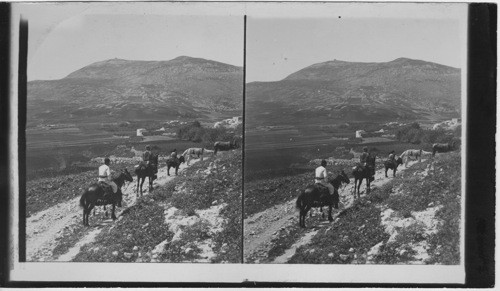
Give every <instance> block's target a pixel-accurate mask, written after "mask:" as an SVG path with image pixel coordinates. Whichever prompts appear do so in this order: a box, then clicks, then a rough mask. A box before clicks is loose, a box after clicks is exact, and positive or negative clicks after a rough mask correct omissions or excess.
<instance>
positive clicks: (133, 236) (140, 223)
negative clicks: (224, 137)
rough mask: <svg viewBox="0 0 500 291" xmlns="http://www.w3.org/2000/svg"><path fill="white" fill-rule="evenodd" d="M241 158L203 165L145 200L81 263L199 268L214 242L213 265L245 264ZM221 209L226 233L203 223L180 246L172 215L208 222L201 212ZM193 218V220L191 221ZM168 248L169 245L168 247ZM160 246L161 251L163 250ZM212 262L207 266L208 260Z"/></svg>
mask: <svg viewBox="0 0 500 291" xmlns="http://www.w3.org/2000/svg"><path fill="white" fill-rule="evenodd" d="M241 180H242V179H241V152H239V151H233V152H222V153H219V154H218V155H217V159H216V160H214V159H207V160H205V161H202V162H197V163H195V164H193V165H192V166H190V167H189V168H187V169H186V170H185V171H183V172H181V173H179V176H178V177H177V178H175V179H174V180H172V181H171V182H169V183H168V184H167V185H166V186H165V187H161V188H158V189H155V190H154V192H153V193H151V194H149V195H146V196H144V197H143V198H141V199H139V200H138V201H137V203H136V204H135V205H133V206H132V207H130V208H129V209H127V210H126V211H124V212H123V214H122V216H121V217H120V219H119V220H117V221H116V222H114V223H113V224H112V225H110V226H106V227H105V229H103V230H102V231H101V232H100V233H99V234H98V235H97V237H96V239H95V240H94V242H92V243H90V244H86V245H84V246H83V247H82V248H81V249H80V252H79V253H78V254H77V255H76V257H75V258H74V259H73V261H79V262H169V263H175V262H196V261H198V260H203V259H206V258H203V257H201V256H202V255H203V254H204V250H203V247H204V246H203V242H204V241H206V240H207V239H210V241H211V243H210V246H209V247H210V249H211V252H213V254H214V256H213V257H212V258H211V259H210V262H213V263H220V262H225V263H239V262H240V261H241V248H242V246H241V236H242V234H241ZM214 206H221V210H220V217H218V219H221V220H222V221H223V222H222V224H221V225H220V229H217V230H214V229H211V228H210V225H208V224H206V223H205V222H203V221H201V220H200V221H199V222H197V223H195V224H191V225H190V224H187V225H185V226H183V227H181V230H182V234H181V235H180V239H179V240H175V239H173V238H174V236H175V235H176V233H174V232H173V231H172V228H171V227H170V226H171V225H170V224H171V223H174V222H175V221H174V220H168V217H167V213H169V212H170V211H171V209H173V207H175V208H176V209H177V210H175V212H176V213H178V214H179V215H178V216H179V217H182V218H183V219H184V221H189V220H191V219H203V218H204V217H198V216H199V214H197V213H198V211H200V210H207V209H209V208H211V207H214ZM190 217H191V218H190ZM162 243H163V244H162ZM158 245H160V246H159V247H158ZM205 261H206V260H205Z"/></svg>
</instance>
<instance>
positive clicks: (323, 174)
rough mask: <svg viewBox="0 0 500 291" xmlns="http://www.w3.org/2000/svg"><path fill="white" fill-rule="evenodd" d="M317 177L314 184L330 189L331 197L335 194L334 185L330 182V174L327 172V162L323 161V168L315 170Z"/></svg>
mask: <svg viewBox="0 0 500 291" xmlns="http://www.w3.org/2000/svg"><path fill="white" fill-rule="evenodd" d="M315 173H316V176H315V178H314V183H316V184H321V185H323V186H325V187H326V188H328V191H329V192H330V195H332V194H333V191H334V188H333V185H332V184H330V183H329V182H328V172H327V171H326V161H325V160H322V161H321V166H319V167H317V168H316V170H315Z"/></svg>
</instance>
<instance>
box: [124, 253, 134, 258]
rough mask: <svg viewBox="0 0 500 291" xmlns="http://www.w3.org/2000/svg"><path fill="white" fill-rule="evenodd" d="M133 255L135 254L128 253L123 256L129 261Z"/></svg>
mask: <svg viewBox="0 0 500 291" xmlns="http://www.w3.org/2000/svg"><path fill="white" fill-rule="evenodd" d="M133 255H134V254H133V253H127V252H125V253H123V256H124V257H125V258H127V259H130V258H132V256H133Z"/></svg>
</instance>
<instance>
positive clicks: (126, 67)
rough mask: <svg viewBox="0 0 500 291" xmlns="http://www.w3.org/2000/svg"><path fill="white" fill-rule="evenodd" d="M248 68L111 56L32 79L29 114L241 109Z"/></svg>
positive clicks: (134, 115) (140, 114)
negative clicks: (63, 73)
mask: <svg viewBox="0 0 500 291" xmlns="http://www.w3.org/2000/svg"><path fill="white" fill-rule="evenodd" d="M242 91H243V69H242V68H241V67H236V66H232V65H228V64H224V63H220V62H216V61H211V60H205V59H201V58H192V57H186V56H181V57H178V58H175V59H173V60H170V61H130V60H122V59H111V60H106V61H101V62H96V63H93V64H90V65H88V66H86V67H84V68H81V69H79V70H77V71H75V72H73V73H71V74H69V75H68V76H67V77H65V78H63V79H60V80H53V81H31V82H29V83H28V116H29V118H35V119H37V118H38V119H53V118H56V117H58V118H61V119H64V118H68V119H78V118H84V117H95V116H109V117H110V118H111V117H113V116H114V117H116V118H118V117H120V118H122V119H127V118H129V119H154V118H161V117H163V118H164V117H165V116H192V117H198V116H199V115H200V114H202V112H224V111H232V110H241V107H242Z"/></svg>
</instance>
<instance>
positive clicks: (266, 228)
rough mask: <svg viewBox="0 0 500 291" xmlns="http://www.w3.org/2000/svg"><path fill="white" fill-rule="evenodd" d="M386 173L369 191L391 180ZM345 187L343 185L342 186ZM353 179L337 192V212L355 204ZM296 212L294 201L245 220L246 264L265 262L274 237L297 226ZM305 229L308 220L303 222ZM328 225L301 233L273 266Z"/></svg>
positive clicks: (378, 174)
mask: <svg viewBox="0 0 500 291" xmlns="http://www.w3.org/2000/svg"><path fill="white" fill-rule="evenodd" d="M414 163H415V161H413V162H410V163H409V164H408V167H411V165H413V164H414ZM404 170H405V167H404V166H400V167H399V168H398V172H400V171H404ZM384 172H385V170H384V169H381V170H378V171H376V172H375V180H374V181H373V182H372V183H371V189H372V190H373V189H374V188H378V187H380V186H382V185H384V184H385V183H387V182H389V181H390V179H393V178H392V171H389V172H388V173H387V174H388V176H389V178H386V177H385V173H384ZM344 185H345V184H344ZM353 190H354V179H351V182H350V183H349V184H348V185H345V186H341V188H340V189H339V196H340V202H341V203H340V205H339V208H340V209H339V210H342V209H345V208H349V207H351V205H352V204H353V202H354V194H353ZM360 192H361V194H362V195H363V194H365V192H366V184H365V181H363V184H362V185H361V188H360ZM339 210H334V211H333V218H334V219H335V218H336V216H337V215H338V214H339V213H340V211H339ZM298 216H299V214H298V210H297V209H296V208H295V199H293V200H290V201H288V202H285V203H283V204H280V205H275V206H273V207H271V208H269V209H266V210H264V211H262V212H259V213H256V214H254V215H252V216H251V217H249V218H247V219H245V220H244V227H243V229H244V234H243V235H244V251H243V253H244V259H245V262H256V261H257V262H263V261H266V259H267V258H268V252H269V250H270V248H271V246H272V243H271V241H272V240H273V238H274V237H275V235H276V233H277V232H279V231H283V230H286V229H289V228H291V227H292V225H296V224H298ZM306 226H307V219H306ZM330 226H331V224H330V223H328V221H325V222H322V223H320V224H318V225H313V226H311V225H310V224H309V225H308V228H307V229H306V230H305V231H304V232H303V233H302V236H301V237H300V238H299V239H297V240H296V242H295V243H294V244H293V245H292V246H291V247H290V248H289V249H287V250H286V251H285V254H283V255H281V256H279V257H277V258H276V259H274V261H273V262H272V263H286V262H287V260H288V259H289V258H290V257H291V256H293V254H294V253H295V250H296V249H297V248H298V247H300V246H302V245H305V244H307V243H309V241H310V240H311V239H312V237H314V235H315V234H316V233H317V232H318V229H319V228H322V227H330Z"/></svg>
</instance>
